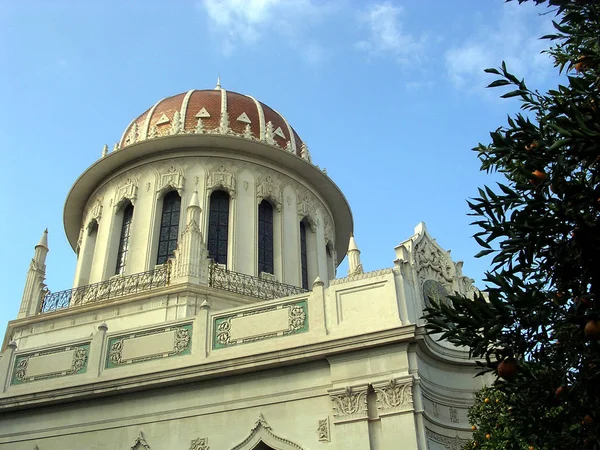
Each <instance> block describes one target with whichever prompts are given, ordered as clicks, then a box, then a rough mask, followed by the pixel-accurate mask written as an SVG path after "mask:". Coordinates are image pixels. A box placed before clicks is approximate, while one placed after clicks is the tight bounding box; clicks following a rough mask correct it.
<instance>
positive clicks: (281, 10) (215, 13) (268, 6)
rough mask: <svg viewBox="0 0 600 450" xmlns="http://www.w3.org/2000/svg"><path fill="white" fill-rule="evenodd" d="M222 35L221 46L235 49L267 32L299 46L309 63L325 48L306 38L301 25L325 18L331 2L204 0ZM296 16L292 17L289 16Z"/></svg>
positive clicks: (230, 49) (207, 11) (212, 21)
mask: <svg viewBox="0 0 600 450" xmlns="http://www.w3.org/2000/svg"><path fill="white" fill-rule="evenodd" d="M199 6H200V7H201V9H203V10H204V11H205V12H206V14H207V16H208V18H209V20H210V22H211V24H212V26H213V27H214V31H216V32H217V33H218V34H219V36H220V43H221V49H222V50H223V52H224V53H225V54H230V53H232V52H233V51H234V50H235V49H236V48H238V47H240V46H252V45H254V44H256V43H257V42H258V41H260V40H261V39H262V38H263V37H264V36H265V35H269V36H277V38H278V39H283V40H285V42H286V43H287V44H288V45H290V46H291V47H292V48H294V49H296V50H298V51H299V52H300V54H301V57H302V58H303V59H304V60H305V61H306V62H307V63H309V64H316V63H318V62H320V61H321V60H322V59H323V55H324V50H323V48H322V47H321V46H320V45H319V44H318V43H317V42H314V41H307V42H303V41H304V40H305V39H301V37H302V35H303V34H304V33H302V31H303V30H302V29H303V28H306V27H308V26H310V25H313V24H315V23H316V22H318V21H320V20H322V19H323V18H324V16H325V15H326V14H327V12H328V11H330V10H331V4H330V3H325V2H320V1H318V0H202V1H201V2H200V4H199ZM290 18H293V20H290Z"/></svg>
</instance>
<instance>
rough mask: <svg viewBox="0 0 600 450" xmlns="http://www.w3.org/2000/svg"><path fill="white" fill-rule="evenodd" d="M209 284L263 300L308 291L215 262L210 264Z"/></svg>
mask: <svg viewBox="0 0 600 450" xmlns="http://www.w3.org/2000/svg"><path fill="white" fill-rule="evenodd" d="M208 284H209V286H211V287H213V288H216V289H223V290H225V291H229V292H235V293H236V294H243V295H248V296H250V297H256V298H261V299H263V300H272V299H275V298H281V297H287V296H288V295H297V294H302V293H304V292H308V291H307V290H306V289H303V288H301V287H298V286H292V285H290V284H284V283H278V282H276V281H271V280H264V279H262V278H258V277H253V276H251V275H246V274H245V273H239V272H234V271H232V270H227V269H225V268H224V267H221V266H219V265H218V264H214V263H213V264H211V265H210V271H209V280H208Z"/></svg>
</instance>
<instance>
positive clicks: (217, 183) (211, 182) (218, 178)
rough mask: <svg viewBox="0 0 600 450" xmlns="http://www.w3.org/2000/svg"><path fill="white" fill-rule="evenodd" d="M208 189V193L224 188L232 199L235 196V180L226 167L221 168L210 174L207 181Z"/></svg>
mask: <svg viewBox="0 0 600 450" xmlns="http://www.w3.org/2000/svg"><path fill="white" fill-rule="evenodd" d="M206 187H207V191H208V192H211V191H213V190H215V189H217V188H222V189H225V190H226V191H227V192H229V195H230V196H231V197H232V198H233V197H234V196H235V178H234V177H233V175H232V174H231V173H230V172H229V171H228V170H227V169H226V168H225V166H219V167H218V168H217V169H216V170H213V171H212V172H210V174H209V175H208V178H207V179H206Z"/></svg>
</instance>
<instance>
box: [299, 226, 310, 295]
mask: <svg viewBox="0 0 600 450" xmlns="http://www.w3.org/2000/svg"><path fill="white" fill-rule="evenodd" d="M300 264H301V267H302V287H303V288H304V289H308V257H307V253H306V224H305V223H304V220H301V221H300Z"/></svg>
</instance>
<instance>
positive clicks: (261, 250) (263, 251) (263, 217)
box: [258, 200, 274, 275]
mask: <svg viewBox="0 0 600 450" xmlns="http://www.w3.org/2000/svg"><path fill="white" fill-rule="evenodd" d="M261 272H266V273H274V270H273V206H272V205H271V204H270V203H269V202H268V201H267V200H263V201H262V202H260V205H258V274H259V275H260V273H261Z"/></svg>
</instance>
